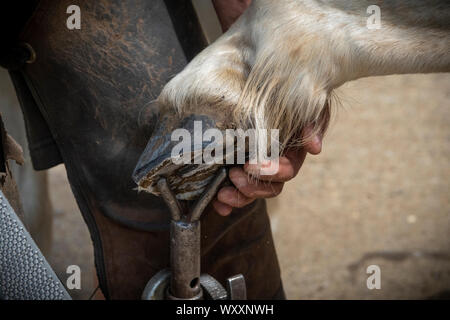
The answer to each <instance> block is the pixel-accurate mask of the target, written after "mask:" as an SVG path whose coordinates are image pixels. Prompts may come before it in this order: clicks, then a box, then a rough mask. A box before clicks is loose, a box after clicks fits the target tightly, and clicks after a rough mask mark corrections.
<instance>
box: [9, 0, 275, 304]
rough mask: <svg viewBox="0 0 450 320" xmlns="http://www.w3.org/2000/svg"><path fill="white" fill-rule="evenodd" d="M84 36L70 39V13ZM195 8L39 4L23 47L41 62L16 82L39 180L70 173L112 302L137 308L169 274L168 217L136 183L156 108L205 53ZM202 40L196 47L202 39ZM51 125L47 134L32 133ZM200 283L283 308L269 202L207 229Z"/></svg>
mask: <svg viewBox="0 0 450 320" xmlns="http://www.w3.org/2000/svg"><path fill="white" fill-rule="evenodd" d="M72 4H76V5H78V6H79V7H80V9H81V29H79V30H78V29H74V30H69V29H68V28H67V27H66V20H67V18H68V17H69V15H70V14H67V13H66V9H67V7H68V6H69V5H72ZM199 30H200V29H199V27H198V21H197V20H196V16H195V13H194V11H193V9H192V5H191V4H190V1H177V2H176V5H174V2H173V1H162V0H152V1H146V0H128V1H121V0H96V1H89V0H77V1H73V0H61V1H51V0H43V1H40V3H39V5H38V6H37V9H36V10H35V12H34V13H33V15H32V16H31V18H30V19H29V21H28V23H27V24H26V26H25V28H24V29H23V31H22V33H21V35H20V39H19V41H20V42H25V43H28V44H29V45H30V46H31V47H32V48H33V49H34V51H35V53H36V60H35V61H34V62H33V63H31V64H27V65H26V66H24V67H23V68H22V69H21V70H20V71H18V72H12V73H11V75H12V79H13V82H14V84H15V87H16V91H17V93H18V95H19V100H20V102H21V106H22V109H23V112H24V116H25V120H26V124H27V131H28V136H29V140H30V153H31V155H32V157H33V164H34V166H35V168H36V169H47V168H49V167H51V166H54V165H56V164H58V163H60V162H64V164H65V166H66V169H67V175H68V178H69V181H70V184H71V188H72V191H73V193H74V195H75V198H76V201H77V203H78V206H79V208H80V211H81V212H82V214H83V217H84V220H85V222H86V223H87V225H88V228H89V231H90V234H91V237H92V241H93V243H94V252H95V263H96V269H97V275H98V279H99V284H100V287H101V289H102V291H103V293H104V295H105V297H106V298H108V299H138V298H139V297H140V295H141V293H142V291H143V289H144V287H145V285H146V283H147V281H148V280H149V279H150V278H151V277H152V276H153V275H154V274H155V273H156V272H158V271H159V270H161V269H163V268H166V267H168V264H169V251H168V250H169V232H168V221H169V214H168V210H167V208H166V206H165V204H164V203H163V201H162V200H161V199H160V198H158V197H156V196H153V195H150V194H146V193H142V192H141V193H138V192H137V191H136V190H135V188H136V185H135V183H134V182H133V180H132V178H131V176H132V172H133V169H134V167H135V165H136V163H137V161H138V159H139V156H140V154H141V153H142V152H143V151H144V148H145V146H146V143H147V141H148V139H149V137H150V136H151V134H152V132H153V130H155V128H157V126H158V118H157V115H156V113H155V112H154V110H153V109H152V103H151V102H152V101H153V100H154V99H155V98H156V97H157V96H158V94H159V92H160V91H161V89H162V87H163V86H164V84H165V83H166V82H167V81H168V80H169V79H170V78H171V77H173V76H174V75H175V74H177V73H178V72H180V71H181V70H182V69H183V67H184V66H185V65H186V64H187V62H188V60H189V59H190V58H192V56H193V55H194V54H195V53H198V51H199V50H200V49H201V48H202V47H204V43H202V42H201V41H202V36H201V34H200V31H199ZM193 36H194V38H195V37H196V39H193V38H192V37H193ZM34 121H41V123H44V124H45V125H44V126H41V127H39V126H33V123H34ZM202 272H206V273H209V274H211V275H212V276H214V277H216V279H218V280H219V281H220V282H221V283H222V284H225V280H226V278H228V277H229V276H232V275H234V274H237V273H242V274H244V276H245V278H246V282H247V286H248V297H249V299H270V298H282V297H283V290H282V285H281V280H280V271H279V266H278V261H277V257H276V253H275V249H274V244H273V240H272V234H271V230H270V222H269V219H268V215H267V212H266V206H265V202H264V201H263V200H258V201H256V202H254V203H253V204H251V205H249V206H247V207H245V208H242V209H239V210H234V212H233V213H232V214H231V215H230V216H229V217H221V216H219V215H218V214H216V213H215V212H214V211H213V210H212V208H208V209H207V210H206V212H205V213H204V215H203V217H202Z"/></svg>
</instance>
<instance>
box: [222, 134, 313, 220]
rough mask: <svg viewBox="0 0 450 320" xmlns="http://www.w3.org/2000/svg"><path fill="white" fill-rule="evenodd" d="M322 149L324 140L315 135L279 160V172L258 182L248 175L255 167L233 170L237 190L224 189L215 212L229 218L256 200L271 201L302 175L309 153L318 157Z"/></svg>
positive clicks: (248, 166) (259, 179)
mask: <svg viewBox="0 0 450 320" xmlns="http://www.w3.org/2000/svg"><path fill="white" fill-rule="evenodd" d="M321 150H322V137H321V136H320V135H316V136H313V137H312V138H311V139H310V140H309V142H307V143H306V144H305V146H304V147H302V148H298V149H291V150H288V151H287V152H286V153H285V154H284V155H283V156H282V157H280V158H279V169H278V172H277V173H276V174H274V175H270V176H268V175H265V176H263V175H261V176H259V177H258V180H255V178H250V177H249V175H250V176H251V175H252V172H253V173H254V170H257V167H256V166H255V165H249V164H248V163H246V164H245V165H244V167H243V168H238V167H235V168H232V169H231V170H230V172H229V177H230V180H231V181H232V182H233V184H234V187H232V186H228V187H223V188H222V189H220V190H219V192H218V194H217V199H215V200H214V201H213V207H214V209H215V210H216V211H217V212H218V213H219V214H220V215H222V216H227V215H229V214H230V213H231V211H232V210H233V208H241V207H244V206H246V205H248V204H250V203H251V202H253V201H254V200H255V199H257V198H272V197H275V196H277V195H278V194H280V192H281V190H282V189H283V185H284V183H285V182H286V181H289V180H291V179H293V178H294V177H295V176H296V175H297V173H298V172H299V170H300V168H301V166H302V164H303V161H304V160H305V157H306V153H310V154H314V155H315V154H319V153H320V151H321Z"/></svg>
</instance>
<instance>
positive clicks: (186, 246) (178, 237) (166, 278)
mask: <svg viewBox="0 0 450 320" xmlns="http://www.w3.org/2000/svg"><path fill="white" fill-rule="evenodd" d="M226 176H227V171H226V169H225V168H222V169H220V170H219V172H218V173H217V175H216V176H215V178H214V179H213V181H212V182H211V183H210V185H209V186H208V188H207V189H206V190H205V192H204V193H203V194H202V196H201V197H200V198H199V199H198V200H197V202H196V203H195V205H194V206H193V209H192V210H190V211H187V210H185V212H183V209H182V206H181V205H180V203H179V202H178V200H177V199H176V198H175V196H174V194H173V193H172V191H171V190H170V188H169V185H168V183H167V180H166V178H160V179H159V180H158V188H159V191H160V192H161V196H162V197H163V199H164V201H165V202H166V204H167V206H168V207H169V210H170V214H171V223H170V270H169V269H164V270H161V271H159V272H158V273H157V274H155V275H154V276H153V277H152V278H151V279H150V281H149V282H148V283H147V285H146V287H145V289H144V292H143V294H142V299H144V300H164V299H169V300H202V299H208V300H245V299H246V296H247V293H246V286H245V279H244V276H243V275H242V274H238V275H235V276H233V277H230V278H228V280H227V288H226V289H225V288H224V287H223V286H222V285H221V284H220V283H219V282H218V281H217V280H216V279H214V278H213V277H212V276H210V275H208V274H201V273H200V216H201V215H202V213H203V211H204V210H205V208H206V206H207V205H208V204H209V202H210V201H211V200H212V198H213V197H214V195H215V194H216V192H217V190H218V189H219V187H220V185H221V183H222V182H223V181H224V180H225V178H226Z"/></svg>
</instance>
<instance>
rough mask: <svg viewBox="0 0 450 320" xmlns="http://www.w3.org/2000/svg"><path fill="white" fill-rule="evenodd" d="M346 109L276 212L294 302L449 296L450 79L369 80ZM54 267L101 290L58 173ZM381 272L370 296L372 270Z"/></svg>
mask: <svg viewBox="0 0 450 320" xmlns="http://www.w3.org/2000/svg"><path fill="white" fill-rule="evenodd" d="M339 96H340V98H341V100H342V104H343V105H344V107H343V108H339V110H338V112H337V117H336V118H335V119H334V121H333V122H332V124H331V127H330V130H329V132H328V134H327V136H326V138H325V141H324V148H323V151H322V154H321V155H319V156H310V157H308V158H307V160H306V162H305V164H304V167H303V168H302V170H301V172H300V174H299V175H298V176H297V177H296V178H295V179H294V180H293V181H291V182H290V183H288V184H287V185H286V186H285V188H284V190H283V192H282V194H281V195H280V196H279V197H278V198H276V199H271V200H269V202H268V205H269V212H270V216H271V221H272V229H273V232H274V238H275V244H276V247H277V250H278V255H279V260H280V264H281V269H282V276H283V280H284V285H285V290H286V294H287V297H288V298H289V299H352V298H356V299H381V298H385V299H392V298H398V299H411V298H428V297H431V296H434V295H436V294H442V292H444V291H445V290H450V166H449V160H450V125H449V121H450V109H449V102H450V74H441V75H414V76H409V75H408V76H390V77H380V78H371V79H363V80H359V81H356V82H353V83H349V84H347V85H345V86H344V87H343V88H341V89H340V90H339ZM49 172H50V184H51V188H52V201H53V205H54V208H55V221H54V233H55V234H54V248H53V253H52V255H51V257H50V262H51V263H52V264H53V265H54V266H55V268H56V270H57V272H58V274H59V275H60V277H62V278H63V279H66V278H67V275H66V274H65V268H66V267H67V265H68V264H77V265H79V266H80V267H81V269H82V290H80V291H72V292H71V294H72V295H73V296H74V297H75V298H87V297H89V295H90V293H91V292H92V291H93V289H94V287H95V284H94V271H93V270H94V268H93V257H92V254H93V253H92V246H91V244H90V238H89V234H88V232H87V228H86V227H85V225H84V223H83V221H82V218H81V215H80V214H79V212H78V209H77V207H76V204H75V202H74V200H73V196H72V194H71V193H70V188H69V186H68V185H67V181H66V177H65V171H64V167H63V166H58V167H56V168H53V169H51V170H50V171H49ZM370 265H377V266H379V267H380V270H381V289H379V290H377V289H374V290H369V289H368V288H367V285H366V280H367V277H368V276H369V275H368V274H366V269H367V267H368V266H370Z"/></svg>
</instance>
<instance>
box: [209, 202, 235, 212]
mask: <svg viewBox="0 0 450 320" xmlns="http://www.w3.org/2000/svg"><path fill="white" fill-rule="evenodd" d="M212 205H213V207H214V209H215V210H216V212H217V213H218V214H220V215H221V216H227V215H229V214H230V213H231V211H232V210H233V208H232V207H230V206H229V205H227V204H225V203H222V202H220V201H218V200H214V201H213V203H212Z"/></svg>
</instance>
